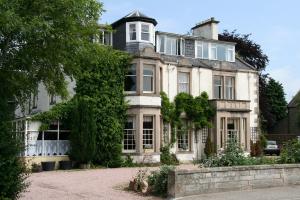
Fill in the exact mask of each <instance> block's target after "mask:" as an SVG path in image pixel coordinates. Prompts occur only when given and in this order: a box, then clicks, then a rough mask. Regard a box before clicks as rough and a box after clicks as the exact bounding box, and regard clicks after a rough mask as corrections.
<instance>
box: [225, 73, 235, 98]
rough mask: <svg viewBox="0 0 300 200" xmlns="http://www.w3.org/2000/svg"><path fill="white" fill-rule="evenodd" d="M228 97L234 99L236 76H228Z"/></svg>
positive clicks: (226, 81) (226, 82)
mask: <svg viewBox="0 0 300 200" xmlns="http://www.w3.org/2000/svg"><path fill="white" fill-rule="evenodd" d="M225 84H226V99H234V77H226V80H225Z"/></svg>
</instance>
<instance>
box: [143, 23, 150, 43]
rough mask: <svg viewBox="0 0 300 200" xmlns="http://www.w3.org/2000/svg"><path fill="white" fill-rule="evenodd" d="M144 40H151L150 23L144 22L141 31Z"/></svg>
mask: <svg viewBox="0 0 300 200" xmlns="http://www.w3.org/2000/svg"><path fill="white" fill-rule="evenodd" d="M141 34H142V35H141V38H142V40H146V41H149V40H150V33H149V25H145V24H142V32H141Z"/></svg>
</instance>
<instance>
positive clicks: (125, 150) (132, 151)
mask: <svg viewBox="0 0 300 200" xmlns="http://www.w3.org/2000/svg"><path fill="white" fill-rule="evenodd" d="M128 117H131V118H132V119H133V128H132V129H125V128H124V138H123V152H124V153H134V152H136V147H137V143H136V137H135V136H136V121H137V120H136V119H137V118H136V116H135V115H130V116H128ZM128 131H132V134H133V141H134V149H125V143H126V141H125V135H126V133H127V132H128ZM128 141H129V140H128Z"/></svg>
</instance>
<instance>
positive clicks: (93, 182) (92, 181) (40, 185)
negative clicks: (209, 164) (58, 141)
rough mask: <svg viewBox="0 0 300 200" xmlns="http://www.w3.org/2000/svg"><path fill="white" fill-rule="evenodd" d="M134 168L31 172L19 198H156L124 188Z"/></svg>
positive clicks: (133, 173)
mask: <svg viewBox="0 0 300 200" xmlns="http://www.w3.org/2000/svg"><path fill="white" fill-rule="evenodd" d="M137 171H138V168H117V169H93V170H73V171H52V172H41V173H34V174H31V176H30V177H29V181H30V182H31V185H30V187H29V188H28V192H26V193H24V195H23V197H21V200H47V199H53V200H54V199H55V200H65V199H70V200H82V199H83V200H85V199H89V200H93V199H105V200H109V199H113V200H115V199H116V200H118V199H128V200H129V199H130V200H131V199H133V200H139V199H143V200H144V199H159V198H155V197H149V196H148V197H144V196H141V195H139V194H136V193H134V192H130V191H125V190H124V188H125V187H126V186H128V182H129V180H130V179H131V178H132V177H133V176H134V175H135V174H136V173H137Z"/></svg>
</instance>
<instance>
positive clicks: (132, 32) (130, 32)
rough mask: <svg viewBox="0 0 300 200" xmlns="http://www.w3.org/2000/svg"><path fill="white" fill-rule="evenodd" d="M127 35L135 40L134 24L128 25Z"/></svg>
mask: <svg viewBox="0 0 300 200" xmlns="http://www.w3.org/2000/svg"><path fill="white" fill-rule="evenodd" d="M129 36H130V40H136V27H135V24H130V25H129Z"/></svg>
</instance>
